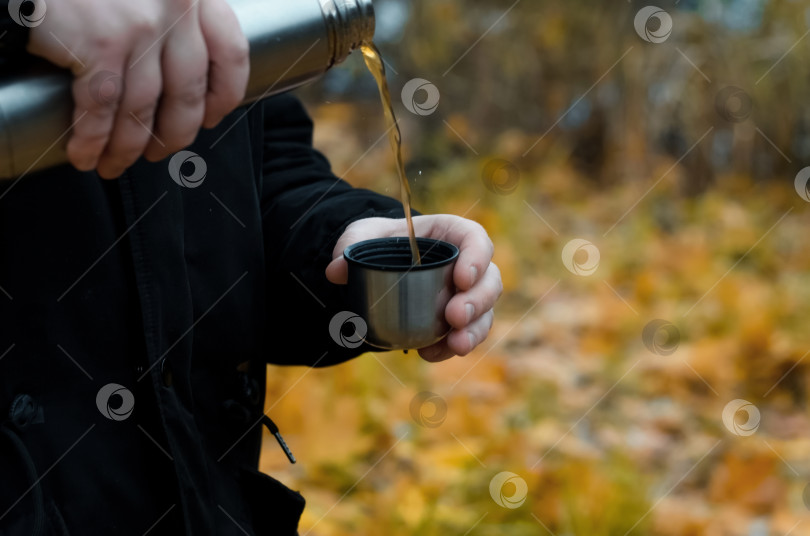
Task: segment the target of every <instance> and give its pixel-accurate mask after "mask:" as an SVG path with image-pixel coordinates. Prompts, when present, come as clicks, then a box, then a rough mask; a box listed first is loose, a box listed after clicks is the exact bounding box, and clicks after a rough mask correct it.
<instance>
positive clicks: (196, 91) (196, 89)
mask: <svg viewBox="0 0 810 536" xmlns="http://www.w3.org/2000/svg"><path fill="white" fill-rule="evenodd" d="M207 92H208V77H207V76H205V75H203V76H200V77H197V78H195V79H194V80H193V81H191V82H189V83H188V84H187V85H186V86H185V87H184V88H183V89H182V90H181V91H180V92H179V93H178V94H177V96H176V98H177V100H178V101H180V102H181V103H182V104H183V105H185V106H187V107H189V108H196V107H198V106H202V104H203V103H204V102H205V94H206V93H207Z"/></svg>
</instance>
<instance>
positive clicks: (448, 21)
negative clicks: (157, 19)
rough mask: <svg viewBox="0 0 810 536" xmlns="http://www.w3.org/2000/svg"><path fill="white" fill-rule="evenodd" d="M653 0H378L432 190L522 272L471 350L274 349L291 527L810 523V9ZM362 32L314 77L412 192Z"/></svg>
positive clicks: (420, 192)
mask: <svg viewBox="0 0 810 536" xmlns="http://www.w3.org/2000/svg"><path fill="white" fill-rule="evenodd" d="M656 5H657V6H658V7H659V8H660V10H659V12H658V15H656V16H647V17H646V18H647V19H648V20H646V21H645V20H642V24H641V27H640V29H639V28H637V27H636V25H634V20H635V18H636V16H637V14H638V13H639V12H640V10H642V8H644V7H645V6H647V4H645V3H640V2H637V1H632V2H623V1H619V0H615V1H613V2H593V1H591V0H542V1H541V0H517V1H514V0H485V1H480V2H475V3H473V2H462V1H461V0H432V1H429V2H428V1H418V0H417V1H406V0H376V1H375V6H376V11H377V42H378V45H379V47H380V49H381V51H382V52H383V55H384V57H385V59H386V61H387V63H388V77H389V82H390V84H391V88H392V94H393V95H394V100H395V103H394V105H395V108H396V110H397V113H398V115H399V118H400V123H401V127H402V131H403V138H404V144H405V145H404V147H405V156H406V160H407V163H408V164H407V168H408V173H409V176H410V179H411V183H412V187H413V189H414V193H415V198H416V199H415V205H416V207H417V208H419V209H420V210H422V211H423V212H447V213H454V214H459V215H464V216H466V217H468V218H472V219H474V220H477V221H479V222H480V223H482V224H483V225H484V226H485V227H486V229H487V230H488V231H489V233H490V235H491V236H492V238H493V241H494V242H495V245H496V259H495V260H496V262H497V264H498V265H499V266H500V268H501V270H502V272H503V278H504V283H505V293H504V297H503V299H502V301H501V303H500V305H499V307H498V310H497V318H496V323H495V326H494V328H493V332H492V334H491V336H490V338H489V340H488V341H487V342H486V343H485V344H483V345H482V347H481V348H479V349H477V350H476V351H475V352H474V353H473V354H471V355H469V356H466V357H464V358H456V359H453V360H450V361H448V362H445V363H442V364H437V365H429V364H427V363H423V362H422V361H421V360H420V359H419V358H418V357H417V356H416V355H415V354H413V353H410V354H408V355H405V354H403V353H401V352H392V353H379V354H366V355H364V356H362V357H361V358H359V359H357V360H354V361H353V362H351V363H347V364H345V365H341V366H339V367H336V368H331V369H326V370H307V369H299V368H289V369H279V368H273V369H271V371H270V374H269V380H268V403H267V404H268V410H269V411H270V413H271V414H272V416H273V418H274V419H276V420H277V421H278V422H279V425H280V427H281V429H282V430H284V431H285V437H286V438H287V441H288V443H290V445H291V447H292V449H293V451H294V452H295V453H296V454H297V455H298V457H299V459H300V460H301V462H300V463H299V464H298V465H295V466H290V465H289V464H288V463H287V462H286V460H285V459H284V457H283V456H282V455H281V454H280V452H279V451H278V448H277V446H276V445H275V444H274V443H273V441H272V439H267V440H266V450H265V452H264V455H263V458H262V468H263V470H264V471H266V472H269V473H271V474H274V475H275V476H277V477H278V478H280V479H281V480H284V481H285V482H287V483H290V484H292V485H293V487H295V488H297V489H300V490H302V492H303V493H304V495H305V496H306V497H307V499H308V507H307V511H306V512H305V514H304V519H303V521H302V530H301V534H310V535H312V536H316V535H323V536H327V535H357V534H381V535H383V534H384V535H411V534H419V535H422V536H434V535H435V536H440V535H441V536H445V535H467V534H469V535H481V536H484V535H502V534H508V535H510V536H512V535H515V536H521V535H537V534H539V535H544V534H555V535H559V536H562V535H571V536H574V535H575V536H602V535H605V536H607V535H629V534H634V535H645V534H650V535H667V536H669V535H671V536H686V535H704V534H705V535H712V536H732V535H735V536H736V535H740V536H743V535H744V536H767V535H777V534H778V535H784V534H793V535H799V534H810V488H809V487H808V484H810V456H809V453H810V414H809V413H808V387H810V383H809V382H810V368H809V367H810V359H806V356H807V352H808V351H809V350H810V330H808V328H807V326H808V318H810V276H808V269H809V268H810V248H809V247H807V246H806V239H805V237H806V235H807V229H808V228H810V205H808V203H807V202H806V201H805V199H803V197H802V193H804V197H807V192H806V190H805V191H804V192H802V191H801V189H800V188H798V187H794V178H795V177H796V176H797V173H799V171H800V170H801V169H802V168H804V167H805V166H807V165H810V106H808V105H807V104H806V98H807V96H808V95H810V76H808V73H810V38H807V37H806V36H807V34H808V32H810V30H809V29H808V28H810V8H808V7H807V5H806V3H804V2H799V1H789V0H782V1H773V2H765V1H762V0H712V1H703V0H681V1H679V2H675V1H672V2H656ZM660 11H663V12H664V13H665V14H666V15H667V16H668V17H670V19H671V23H672V28H671V33H669V34H668V35H667V20H666V17H663V18H662V16H661V14H660ZM653 12H655V11H654V10H653ZM645 13H648V14H649V13H651V12H649V11H648V12H645ZM662 36H663V39H661V37H662ZM656 41H658V42H656ZM357 56H358V55H357V54H354V55H352V57H351V58H350V59H349V60H347V62H345V63H344V64H343V65H341V66H339V67H336V68H334V69H333V70H332V71H331V72H330V73H329V74H328V75H327V76H326V77H325V78H324V79H322V80H320V81H318V82H316V83H314V84H312V85H310V86H308V87H306V88H304V89H303V90H300V91H299V94H300V95H301V96H302V97H303V98H304V100H305V101H306V103H307V105H308V108H309V109H310V111H311V112H312V114H313V116H314V117H315V120H316V145H317V146H318V147H319V148H320V149H321V150H323V151H324V152H325V153H326V154H327V156H328V157H329V158H330V160H331V161H332V164H333V167H334V169H335V171H336V173H338V174H339V175H341V176H343V177H345V178H346V179H347V180H349V181H350V182H352V183H353V184H355V185H358V186H363V187H367V188H371V189H374V190H376V191H378V192H385V193H388V194H390V195H393V196H397V195H398V188H397V184H396V174H395V170H394V167H393V159H392V155H391V153H390V149H389V147H388V146H387V142H386V140H385V139H384V138H383V137H382V135H383V132H384V126H383V119H382V112H381V110H380V105H379V101H378V100H377V96H376V88H375V86H374V84H373V81H372V79H371V76H370V75H369V74H368V73H367V71H366V70H365V68H364V66H363V64H362V61H361V59H360V58H359V57H357ZM415 78H420V79H424V81H426V82H427V83H429V84H432V85H434V86H435V87H436V89H437V90H438V92H439V94H440V101H439V103H438V106H437V107H436V109H435V110H422V111H421V112H420V110H419V108H418V106H417V108H416V111H417V113H412V112H411V111H409V110H408V109H407V107H406V104H410V105H411V108H413V107H414V104H416V105H418V104H419V103H423V102H424V100H425V99H426V98H428V97H429V95H428V93H427V92H426V91H418V92H416V94H415V96H414V97H413V99H412V100H408V99H407V98H406V99H404V100H403V99H400V98H399V97H400V95H401V92H402V89H403V88H404V87H405V85H406V84H407V83H408V81H410V80H412V79H415ZM419 84H422V86H423V90H424V89H428V88H427V87H426V86H424V83H423V82H420V83H419ZM428 104H429V103H428ZM428 107H429V106H428ZM420 113H421V115H420ZM576 239H578V240H579V242H573V246H569V248H567V249H566V245H567V244H571V241H572V240H576ZM566 255H568V259H567V261H566V259H565V256H566ZM597 255H598V256H597ZM323 329H327V327H326V326H323ZM424 393H429V394H424ZM735 401H739V402H735ZM729 408H731V409H729ZM724 410H725V411H726V415H725V417H726V418H725V420H724ZM729 412H730V413H729ZM504 471H506V472H509V473H513V474H514V476H510V475H507V476H506V477H504V478H505V480H504V478H501V479H500V480H498V479H497V478H496V475H499V474H500V473H502V472H504ZM515 477H516V478H515ZM493 479H495V480H493ZM522 482H525V483H526V487H525V488H523V487H522V484H521V483H522ZM524 496H525V502H521V499H522V497H524ZM499 502H500V503H501V504H499Z"/></svg>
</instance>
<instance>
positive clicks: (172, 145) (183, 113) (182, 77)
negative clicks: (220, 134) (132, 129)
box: [144, 9, 208, 161]
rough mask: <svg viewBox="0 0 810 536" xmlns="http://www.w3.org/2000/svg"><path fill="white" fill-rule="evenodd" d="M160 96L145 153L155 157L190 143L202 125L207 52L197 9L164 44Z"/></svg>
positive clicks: (177, 26) (184, 18)
mask: <svg viewBox="0 0 810 536" xmlns="http://www.w3.org/2000/svg"><path fill="white" fill-rule="evenodd" d="M162 67H163V96H162V98H161V101H160V105H159V107H158V111H157V118H156V120H155V126H156V129H155V135H156V136H157V138H158V139H160V140H162V141H163V143H165V147H164V146H161V145H160V143H158V142H157V141H156V140H154V139H153V140H152V141H150V142H149V145H148V146H147V148H146V153H145V154H144V156H145V157H146V158H147V159H148V160H151V161H158V160H162V159H163V158H166V157H167V156H168V155H170V154H172V153H174V152H177V151H179V150H180V149H183V148H184V147H187V146H188V145H190V144H191V143H192V142H193V141H194V138H196V137H197V132H198V131H199V130H200V126H201V125H202V120H203V115H204V114H205V94H206V92H207V89H208V52H207V51H206V49H205V41H204V40H203V35H202V31H201V30H200V25H199V17H198V12H197V10H196V9H194V10H191V11H189V12H187V13H186V14H185V15H183V17H182V18H181V19H180V21H179V22H178V23H177V25H176V26H175V28H174V30H173V31H172V33H170V34H169V36H168V38H167V40H166V43H165V45H164V48H163V65H162Z"/></svg>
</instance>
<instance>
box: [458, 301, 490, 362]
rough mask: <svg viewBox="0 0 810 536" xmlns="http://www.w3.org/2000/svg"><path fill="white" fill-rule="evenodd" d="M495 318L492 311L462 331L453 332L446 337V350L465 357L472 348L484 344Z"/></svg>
mask: <svg viewBox="0 0 810 536" xmlns="http://www.w3.org/2000/svg"><path fill="white" fill-rule="evenodd" d="M494 318H495V315H494V313H493V312H492V310H489V311H487V312H486V313H484V314H483V315H481V316H480V317H478V318H477V319H476V320H473V321H472V323H470V325H468V326H467V327H465V328H464V329H459V330H453V331H451V332H450V334H449V335H448V336H447V339H446V340H447V348H448V349H449V350H451V351H452V352H453V353H455V354H456V355H467V354H469V353H470V352H472V350H473V348H475V347H476V346H478V345H479V344H481V343H482V342H484V340H485V339H486V338H487V335H489V330H490V329H491V328H492V322H493V320H494Z"/></svg>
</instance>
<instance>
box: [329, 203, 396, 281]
mask: <svg viewBox="0 0 810 536" xmlns="http://www.w3.org/2000/svg"><path fill="white" fill-rule="evenodd" d="M398 223H399V220H392V219H389V218H365V219H362V220H357V221H356V222H353V223H351V224H349V226H348V227H346V230H345V231H344V232H343V234H342V235H341V236H340V238H338V241H337V243H336V244H335V248H334V249H333V250H332V262H330V263H329V264H328V265H327V266H326V279H328V280H329V281H330V282H331V283H334V284H336V285H345V284H346V283H347V282H348V280H349V265H348V263H347V262H346V259H344V258H343V250H344V249H346V248H347V247H349V246H350V245H352V244H356V243H357V242H362V241H363V240H369V239H371V238H383V237H386V236H394V235H396V234H397V232H398V231H399V227H400V225H398Z"/></svg>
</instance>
